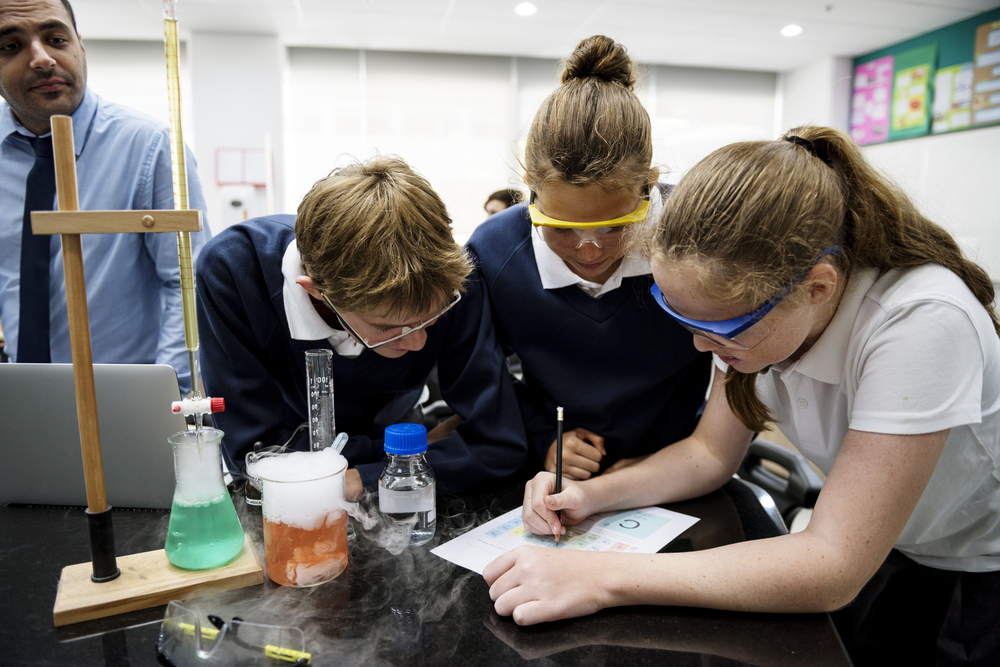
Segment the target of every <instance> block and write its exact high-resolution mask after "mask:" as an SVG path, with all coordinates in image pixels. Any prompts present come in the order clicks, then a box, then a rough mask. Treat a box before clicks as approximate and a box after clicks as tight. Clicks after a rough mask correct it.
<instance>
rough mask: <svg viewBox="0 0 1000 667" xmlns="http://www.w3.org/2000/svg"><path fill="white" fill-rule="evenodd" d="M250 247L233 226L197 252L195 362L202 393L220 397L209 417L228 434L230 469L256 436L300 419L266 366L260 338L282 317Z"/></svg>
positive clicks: (268, 437) (299, 440) (280, 431)
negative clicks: (222, 404) (222, 405)
mask: <svg viewBox="0 0 1000 667" xmlns="http://www.w3.org/2000/svg"><path fill="white" fill-rule="evenodd" d="M286 245H287V243H286ZM256 254H257V253H256V249H255V247H254V245H253V244H252V243H251V242H250V240H249V238H247V236H246V235H245V232H244V231H243V230H237V229H235V228H233V229H230V230H226V231H225V232H223V233H222V234H220V235H218V236H216V237H215V238H213V239H212V240H211V241H210V242H209V243H208V244H207V245H206V246H205V248H204V250H203V251H202V253H201V256H200V257H199V259H198V274H197V275H198V283H197V296H198V327H199V330H200V339H201V340H200V360H201V370H202V375H203V378H204V381H205V390H206V393H207V394H208V395H209V396H218V397H222V398H224V399H225V400H226V409H225V411H224V412H220V413H217V414H215V415H213V419H214V421H215V423H216V425H217V426H218V427H219V428H221V429H222V430H223V431H224V432H225V434H226V435H225V438H224V453H225V457H226V465H227V467H228V468H229V469H230V471H239V470H242V469H243V466H244V457H245V456H246V454H247V452H249V451H250V450H251V449H252V447H253V444H254V443H255V442H257V441H262V442H263V443H264V444H265V445H280V444H282V443H284V442H285V440H287V439H288V437H289V436H290V435H291V434H292V432H293V431H294V430H295V429H296V427H297V426H298V425H299V424H301V423H302V422H303V421H305V415H304V414H297V413H296V411H295V410H293V409H292V408H291V406H290V405H289V404H288V402H287V401H286V400H285V397H284V396H283V395H282V391H281V388H280V387H279V385H278V384H277V383H276V382H275V381H274V379H273V378H272V372H271V369H270V368H269V361H270V359H269V355H268V353H267V350H266V345H265V343H266V341H267V340H268V338H269V337H270V336H273V335H277V334H278V333H279V331H280V327H281V326H283V323H282V322H281V321H280V318H279V317H278V314H277V312H276V311H275V309H274V308H273V307H272V305H271V303H270V300H269V299H268V298H267V297H268V295H269V288H268V285H267V280H266V278H265V275H264V273H263V271H262V270H261V269H260V265H259V262H258V258H257V256H256ZM278 297H279V298H280V292H279V294H278ZM308 437H309V436H308V433H307V432H305V430H303V431H302V432H300V433H299V435H298V436H297V437H296V443H294V444H296V445H298V446H297V447H296V448H297V449H307V448H308Z"/></svg>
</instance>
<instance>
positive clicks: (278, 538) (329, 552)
mask: <svg viewBox="0 0 1000 667" xmlns="http://www.w3.org/2000/svg"><path fill="white" fill-rule="evenodd" d="M264 563H265V565H266V567H267V576H268V577H270V578H271V580H272V581H274V582H275V583H278V584H281V585H282V586H299V587H302V586H316V585H318V584H322V583H326V582H327V581H330V580H331V579H335V578H336V577H337V576H339V575H340V573H341V572H343V571H344V569H345V568H346V567H347V512H345V511H343V510H333V511H331V512H329V513H328V514H327V515H326V520H325V521H324V522H323V523H322V525H321V526H320V527H319V528H317V529H315V530H305V529H303V528H300V527H297V526H290V525H288V524H285V523H280V522H271V521H268V519H267V517H266V516H265V517H264Z"/></svg>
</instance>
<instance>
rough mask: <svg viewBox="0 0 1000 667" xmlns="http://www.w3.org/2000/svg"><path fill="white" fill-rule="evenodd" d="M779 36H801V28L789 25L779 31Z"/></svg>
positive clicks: (792, 24)
mask: <svg viewBox="0 0 1000 667" xmlns="http://www.w3.org/2000/svg"><path fill="white" fill-rule="evenodd" d="M781 34H782V35H784V36H785V37H795V36H797V35H801V34H802V26H800V25H795V24H794V23H789V24H788V25H786V26H785V27H784V28H782V29H781Z"/></svg>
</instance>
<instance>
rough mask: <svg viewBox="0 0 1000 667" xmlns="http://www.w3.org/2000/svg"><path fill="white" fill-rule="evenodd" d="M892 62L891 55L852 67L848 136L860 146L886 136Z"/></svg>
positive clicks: (887, 135) (874, 142)
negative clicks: (849, 132)
mask: <svg viewBox="0 0 1000 667" xmlns="http://www.w3.org/2000/svg"><path fill="white" fill-rule="evenodd" d="M892 61H893V57H892V56H885V57H884V58H879V59H877V60H872V61H870V62H867V63H863V64H861V65H858V66H857V67H855V68H854V99H853V100H852V101H851V136H852V137H854V141H856V142H858V145H860V146H864V145H866V144H877V143H880V142H882V141H885V140H886V139H887V138H888V137H889V98H890V97H891V96H892Z"/></svg>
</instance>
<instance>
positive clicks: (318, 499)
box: [247, 448, 353, 530]
mask: <svg viewBox="0 0 1000 667" xmlns="http://www.w3.org/2000/svg"><path fill="white" fill-rule="evenodd" d="M346 470H347V459H346V458H344V457H343V456H341V455H340V454H338V453H337V452H336V451H334V450H333V449H329V448H327V449H322V450H320V451H318V452H292V453H290V454H281V455H278V456H264V457H262V458H260V459H259V460H257V461H254V462H252V463H249V464H248V465H247V474H248V475H251V476H253V477H256V478H258V479H260V481H261V486H262V489H261V495H262V497H263V498H262V501H263V502H262V505H263V507H262V509H263V512H264V517H265V518H266V519H267V520H268V521H271V522H273V523H283V524H285V525H289V526H297V527H299V528H302V529H304V530H316V529H317V528H319V527H320V526H322V525H323V523H324V522H326V521H327V520H328V518H327V515H328V514H329V513H330V512H331V511H333V510H347V509H349V505H350V504H353V503H350V504H349V503H347V502H346V501H345V500H344V471H346ZM329 520H331V521H332V520H334V518H330V519H329Z"/></svg>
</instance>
